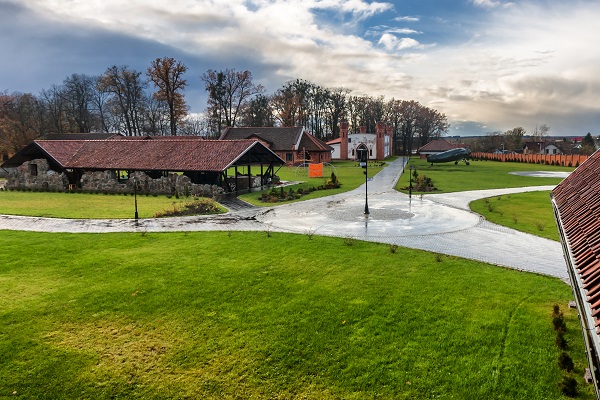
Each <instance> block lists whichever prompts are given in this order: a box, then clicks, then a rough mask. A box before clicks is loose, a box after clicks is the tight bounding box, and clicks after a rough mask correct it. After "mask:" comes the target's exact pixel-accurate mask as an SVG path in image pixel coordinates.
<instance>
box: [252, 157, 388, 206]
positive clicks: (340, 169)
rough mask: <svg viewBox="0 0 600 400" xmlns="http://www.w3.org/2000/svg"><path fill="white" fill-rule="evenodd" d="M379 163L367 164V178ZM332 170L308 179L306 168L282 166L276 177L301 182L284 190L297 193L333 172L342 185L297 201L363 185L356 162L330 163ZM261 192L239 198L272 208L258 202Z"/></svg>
mask: <svg viewBox="0 0 600 400" xmlns="http://www.w3.org/2000/svg"><path fill="white" fill-rule="evenodd" d="M396 158H397V157H390V158H388V159H386V162H391V161H393V160H395V159H396ZM380 164H381V163H380V162H369V166H368V173H369V177H372V176H374V175H375V174H377V173H378V172H379V171H381V170H382V169H383V167H382V166H381V165H380ZM332 165H333V168H331V167H325V168H324V169H323V177H322V178H309V177H308V170H307V169H306V168H298V167H293V166H292V167H290V166H284V167H281V168H280V169H279V170H278V171H277V175H278V176H279V177H280V178H281V180H282V181H288V182H302V183H299V184H296V185H291V186H286V187H285V188H284V190H286V191H288V190H289V189H290V187H291V188H292V189H294V191H297V190H298V189H299V188H302V189H308V188H310V187H318V186H320V185H324V184H325V182H326V181H327V179H329V178H331V173H332V172H334V173H335V175H336V176H337V178H338V181H339V182H340V183H341V184H342V186H341V187H339V188H337V189H328V190H317V191H314V192H312V193H310V194H308V195H306V196H303V197H302V198H301V199H299V200H295V201H300V200H309V199H315V198H319V197H324V196H331V195H334V194H337V193H343V192H347V191H349V190H353V189H356V188H357V187H359V186H360V185H362V184H363V183H365V175H364V173H363V171H364V169H363V168H361V167H360V165H359V164H358V163H357V162H354V161H336V162H334V163H332ZM268 191H269V190H265V191H264V192H268ZM262 193H263V191H261V192H253V193H248V194H244V195H241V196H240V198H241V199H243V200H245V201H247V202H249V203H251V204H254V205H257V206H272V205H273V203H263V202H261V201H259V199H260V196H261V194H262ZM291 202H293V201H286V202H285V203H291Z"/></svg>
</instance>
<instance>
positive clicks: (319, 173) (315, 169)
mask: <svg viewBox="0 0 600 400" xmlns="http://www.w3.org/2000/svg"><path fill="white" fill-rule="evenodd" d="M308 177H309V178H322V177H323V163H319V164H308Z"/></svg>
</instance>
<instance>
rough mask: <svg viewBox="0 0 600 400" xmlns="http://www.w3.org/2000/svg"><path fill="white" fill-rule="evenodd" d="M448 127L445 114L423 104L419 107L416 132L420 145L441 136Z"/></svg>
mask: <svg viewBox="0 0 600 400" xmlns="http://www.w3.org/2000/svg"><path fill="white" fill-rule="evenodd" d="M449 127H450V124H449V123H448V119H447V118H446V115H445V114H443V113H440V112H439V111H437V110H434V109H433V108H429V107H426V106H423V105H421V106H420V107H419V110H418V115H417V132H418V134H419V142H420V143H419V145H420V146H425V145H426V144H427V143H429V141H431V140H434V139H439V138H441V137H442V136H443V135H444V134H446V132H447V131H448V128H449Z"/></svg>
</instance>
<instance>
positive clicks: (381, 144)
mask: <svg viewBox="0 0 600 400" xmlns="http://www.w3.org/2000/svg"><path fill="white" fill-rule="evenodd" d="M385 128H386V125H385V123H383V122H378V123H377V124H376V125H375V134H376V139H375V143H377V145H376V146H377V152H376V158H377V159H378V160H383V159H384V158H385V153H384V150H385V130H386V129H385Z"/></svg>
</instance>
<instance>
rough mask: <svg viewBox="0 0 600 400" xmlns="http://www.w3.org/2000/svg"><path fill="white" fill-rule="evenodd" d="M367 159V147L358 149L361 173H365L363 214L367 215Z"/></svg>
mask: <svg viewBox="0 0 600 400" xmlns="http://www.w3.org/2000/svg"><path fill="white" fill-rule="evenodd" d="M368 161H369V153H368V150H367V149H361V151H360V166H361V167H363V168H364V169H365V170H364V171H363V173H364V174H365V212H364V214H365V215H367V216H368V215H369V197H368V190H367V188H368V183H367V182H368V180H369V175H368V174H367V172H368V171H369V169H368Z"/></svg>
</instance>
